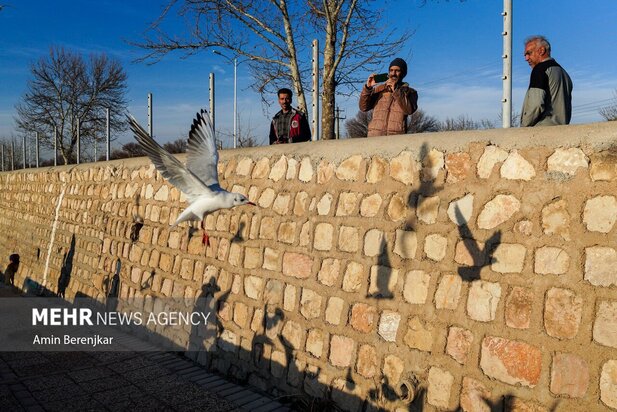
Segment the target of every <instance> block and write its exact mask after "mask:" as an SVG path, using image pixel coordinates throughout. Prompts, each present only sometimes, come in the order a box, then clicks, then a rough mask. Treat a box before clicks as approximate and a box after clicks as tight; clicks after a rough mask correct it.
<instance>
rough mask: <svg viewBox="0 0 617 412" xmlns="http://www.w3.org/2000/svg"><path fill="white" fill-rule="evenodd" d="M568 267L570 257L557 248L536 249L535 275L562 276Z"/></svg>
mask: <svg viewBox="0 0 617 412" xmlns="http://www.w3.org/2000/svg"><path fill="white" fill-rule="evenodd" d="M569 267H570V256H568V253H567V252H566V251H565V250H563V249H561V248H558V247H550V246H545V247H541V248H538V249H536V258H535V261H534V269H533V271H534V272H535V273H538V274H540V275H563V274H564V273H566V272H567V271H568V268H569Z"/></svg>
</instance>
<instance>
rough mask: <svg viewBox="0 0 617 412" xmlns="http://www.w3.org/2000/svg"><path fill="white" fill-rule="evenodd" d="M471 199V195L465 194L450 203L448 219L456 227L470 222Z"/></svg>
mask: <svg viewBox="0 0 617 412" xmlns="http://www.w3.org/2000/svg"><path fill="white" fill-rule="evenodd" d="M473 199H474V196H473V195H472V194H467V195H465V196H463V197H461V198H460V199H457V200H455V201H452V202H450V204H449V205H448V217H449V218H450V220H451V221H452V222H453V223H456V224H457V225H459V226H461V225H466V224H468V223H469V221H470V220H471V216H472V215H473Z"/></svg>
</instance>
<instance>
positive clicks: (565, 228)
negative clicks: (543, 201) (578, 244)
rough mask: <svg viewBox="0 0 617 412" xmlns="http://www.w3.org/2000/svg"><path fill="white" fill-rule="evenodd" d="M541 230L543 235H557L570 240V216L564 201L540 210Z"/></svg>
mask: <svg viewBox="0 0 617 412" xmlns="http://www.w3.org/2000/svg"><path fill="white" fill-rule="evenodd" d="M542 229H544V234H545V235H558V236H561V237H562V238H563V240H566V241H569V240H570V214H569V213H568V210H567V204H566V201H565V200H563V199H561V200H558V201H556V202H553V203H550V204H548V205H546V206H545V207H544V208H543V209H542Z"/></svg>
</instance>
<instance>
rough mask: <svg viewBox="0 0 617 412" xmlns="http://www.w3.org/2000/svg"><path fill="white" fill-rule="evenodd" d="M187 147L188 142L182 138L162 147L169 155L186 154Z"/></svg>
mask: <svg viewBox="0 0 617 412" xmlns="http://www.w3.org/2000/svg"><path fill="white" fill-rule="evenodd" d="M188 147H189V142H188V140H186V139H184V138H180V139H176V140H174V141H173V142H168V143H165V144H164V145H163V149H165V150H167V151H168V152H169V153H186V150H187V149H188Z"/></svg>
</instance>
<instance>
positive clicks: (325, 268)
mask: <svg viewBox="0 0 617 412" xmlns="http://www.w3.org/2000/svg"><path fill="white" fill-rule="evenodd" d="M340 270H341V261H340V260H339V259H331V258H326V259H324V260H323V262H321V269H319V273H318V274H317V280H319V282H321V283H322V284H324V285H326V286H333V285H334V284H335V283H337V280H338V276H339V273H340Z"/></svg>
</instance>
